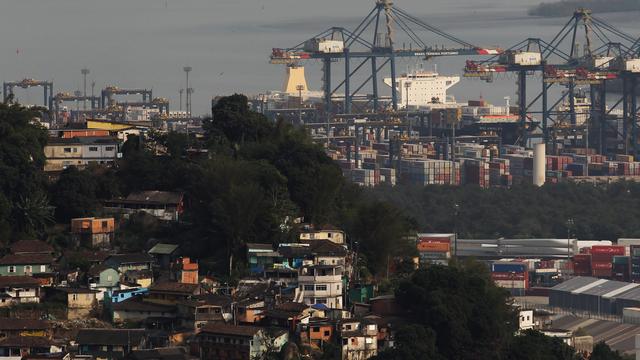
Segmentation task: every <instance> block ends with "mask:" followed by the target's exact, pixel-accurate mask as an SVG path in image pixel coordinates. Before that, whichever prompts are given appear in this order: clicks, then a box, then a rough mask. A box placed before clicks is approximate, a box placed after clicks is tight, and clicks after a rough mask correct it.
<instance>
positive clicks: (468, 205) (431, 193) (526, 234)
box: [368, 183, 640, 240]
mask: <svg viewBox="0 0 640 360" xmlns="http://www.w3.org/2000/svg"><path fill="white" fill-rule="evenodd" d="M368 195H369V196H371V197H372V198H374V199H378V200H382V201H386V202H389V203H392V204H394V205H395V206H396V207H399V208H401V209H403V210H404V211H405V213H406V214H410V216H411V217H412V218H413V219H414V220H415V221H416V222H417V228H418V229H420V230H423V231H427V232H428V231H434V232H453V230H454V228H457V230H458V233H459V234H460V236H461V237H463V238H472V237H476V238H499V237H507V238H508V237H517V238H532V237H536V238H550V237H556V238H565V237H566V236H567V225H566V224H567V220H568V219H573V220H574V225H573V226H572V228H571V229H570V230H571V233H572V235H575V236H577V237H578V238H579V239H601V240H604V239H609V240H617V239H618V238H620V237H640V223H638V222H637V221H636V219H638V217H639V216H640V184H638V183H614V184H610V185H608V186H593V185H588V184H570V183H561V184H557V185H551V184H549V185H545V186H543V187H542V188H536V187H533V186H517V187H514V188H512V189H509V190H504V189H487V190H483V189H480V188H478V187H473V186H465V187H444V186H429V187H412V186H398V187H394V188H385V187H381V188H377V189H374V190H371V191H370V192H368ZM456 204H457V205H458V211H457V212H458V215H457V216H455V214H456V210H455V205H456Z"/></svg>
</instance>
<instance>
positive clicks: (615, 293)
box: [602, 284, 640, 298]
mask: <svg viewBox="0 0 640 360" xmlns="http://www.w3.org/2000/svg"><path fill="white" fill-rule="evenodd" d="M638 286H640V284H627V285H625V286H623V287H621V288H619V289H616V290H613V291H612V292H610V293H606V294H604V295H602V297H603V298H611V297H614V296H616V295H619V294H622V293H624V292H626V291H629V290H631V289H634V288H636V287H638Z"/></svg>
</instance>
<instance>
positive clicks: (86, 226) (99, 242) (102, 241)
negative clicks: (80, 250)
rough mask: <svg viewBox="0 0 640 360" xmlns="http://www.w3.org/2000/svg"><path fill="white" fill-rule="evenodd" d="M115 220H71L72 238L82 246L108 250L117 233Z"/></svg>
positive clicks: (91, 218)
mask: <svg viewBox="0 0 640 360" xmlns="http://www.w3.org/2000/svg"><path fill="white" fill-rule="evenodd" d="M115 228H116V225H115V220H114V218H93V217H90V218H76V219H71V236H72V238H73V240H74V242H75V243H76V245H78V246H80V245H82V244H85V245H87V246H90V247H94V248H95V247H97V248H106V247H109V246H110V245H111V242H112V241H113V237H114V233H115Z"/></svg>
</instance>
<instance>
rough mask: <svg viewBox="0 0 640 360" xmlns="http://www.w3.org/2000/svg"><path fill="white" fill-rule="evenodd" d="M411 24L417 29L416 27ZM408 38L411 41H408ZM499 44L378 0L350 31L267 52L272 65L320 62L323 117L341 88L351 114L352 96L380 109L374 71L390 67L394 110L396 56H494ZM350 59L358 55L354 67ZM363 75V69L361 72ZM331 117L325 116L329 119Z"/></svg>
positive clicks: (338, 30) (333, 31)
mask: <svg viewBox="0 0 640 360" xmlns="http://www.w3.org/2000/svg"><path fill="white" fill-rule="evenodd" d="M396 28H397V29H399V30H400V31H401V32H400V35H402V36H404V37H405V40H406V42H404V43H403V46H402V48H400V47H399V46H398V44H400V41H401V40H400V38H399V37H398V33H397V32H396ZM414 28H415V29H414ZM425 31H426V32H428V33H430V34H432V35H437V36H439V37H440V38H444V39H446V40H448V41H449V42H452V43H453V44H454V46H453V47H446V48H445V47H444V46H442V47H440V48H439V47H437V46H433V45H429V44H430V43H429V42H427V41H425V40H423V39H422V38H421V37H420V36H419V35H418V32H425ZM407 42H408V43H409V45H408V46H407ZM499 53H500V49H492V48H483V47H479V46H476V45H473V44H471V43H469V42H466V41H464V40H461V39H459V38H457V37H455V36H453V35H450V34H448V33H446V32H444V31H442V30H440V29H438V28H436V27H435V26H432V25H429V24H427V23H426V22H424V21H422V20H420V19H418V18H416V17H415V16H413V15H411V14H410V13H409V12H407V11H404V10H402V9H400V8H398V7H395V6H394V5H393V2H392V0H377V1H376V4H375V7H374V8H373V9H372V10H371V11H370V12H369V14H368V15H367V16H366V17H365V18H364V19H363V20H362V21H361V22H360V23H359V25H358V26H357V27H356V28H355V29H353V30H351V31H350V30H347V29H345V28H343V27H332V28H330V29H328V30H326V31H323V32H321V33H319V34H317V35H316V36H314V37H312V38H311V39H308V40H306V41H303V42H301V43H299V44H297V45H295V46H292V47H290V48H274V49H273V51H272V53H271V63H272V64H287V65H289V66H295V65H297V64H299V63H300V62H302V61H305V60H320V61H322V71H323V85H322V89H323V94H324V109H325V113H326V115H327V119H329V117H330V116H331V114H332V112H333V109H332V99H334V98H340V97H338V96H335V94H336V92H337V91H338V90H339V89H341V88H342V89H343V91H344V112H345V113H347V114H349V113H351V109H352V101H353V99H354V98H356V97H361V98H365V99H368V103H371V102H373V109H374V112H376V111H379V110H381V107H380V99H381V97H380V94H379V91H378V75H379V74H380V72H381V71H382V70H383V69H384V68H385V67H387V66H388V68H389V73H390V76H391V84H392V86H391V104H392V109H393V110H394V111H397V110H398V89H397V88H396V85H395V84H396V58H406V57H421V58H431V57H436V56H455V55H465V56H469V55H497V54H499ZM341 60H343V61H344V74H345V76H344V79H343V80H342V81H341V82H340V83H339V84H338V85H337V86H336V87H335V88H333V87H332V77H331V70H332V63H334V62H337V61H341ZM352 60H357V62H356V65H355V67H352ZM367 63H369V64H370V71H369V72H368V74H369V75H368V77H367V78H366V80H364V82H362V83H361V84H360V85H359V86H357V87H355V90H353V88H352V81H353V78H354V76H355V75H356V74H357V73H358V72H359V71H360V69H362V68H364V67H365V65H367ZM365 75H366V74H365ZM368 84H371V91H372V93H371V95H370V96H367V95H358V94H359V92H360V91H361V90H362V89H363V88H364V87H365V86H367V85H368ZM327 121H329V120H327Z"/></svg>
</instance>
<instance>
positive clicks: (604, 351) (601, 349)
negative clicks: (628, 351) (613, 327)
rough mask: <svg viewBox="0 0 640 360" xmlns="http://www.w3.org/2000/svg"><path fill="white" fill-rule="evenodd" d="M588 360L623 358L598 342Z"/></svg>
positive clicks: (617, 359)
mask: <svg viewBox="0 0 640 360" xmlns="http://www.w3.org/2000/svg"><path fill="white" fill-rule="evenodd" d="M589 359H590V360H623V359H624V358H623V357H622V355H620V353H619V352H618V351H617V350H616V351H614V350H612V349H611V348H610V347H609V345H607V344H606V343H604V342H603V341H600V342H599V343H597V344H596V345H595V346H594V347H593V352H592V353H591V357H590V358H589Z"/></svg>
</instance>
